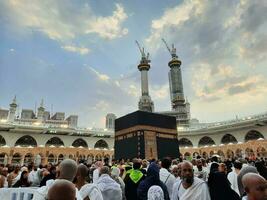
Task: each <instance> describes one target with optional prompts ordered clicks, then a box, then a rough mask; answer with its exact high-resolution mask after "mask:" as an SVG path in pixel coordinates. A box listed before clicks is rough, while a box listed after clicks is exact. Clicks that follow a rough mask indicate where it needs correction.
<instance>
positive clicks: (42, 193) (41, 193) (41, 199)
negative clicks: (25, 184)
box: [32, 179, 82, 200]
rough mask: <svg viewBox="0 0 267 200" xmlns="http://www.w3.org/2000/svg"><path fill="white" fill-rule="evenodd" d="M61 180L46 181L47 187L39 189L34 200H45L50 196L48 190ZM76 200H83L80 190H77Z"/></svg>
mask: <svg viewBox="0 0 267 200" xmlns="http://www.w3.org/2000/svg"><path fill="white" fill-rule="evenodd" d="M57 180H60V179H56V180H53V179H52V180H48V181H46V186H43V187H40V188H39V189H37V190H36V192H35V193H34V195H33V198H32V200H45V199H46V196H47V194H48V190H49V189H50V188H51V187H52V186H53V184H54V183H55V182H56V181H57ZM76 199H77V200H82V198H81V196H80V194H79V191H78V189H77V188H76Z"/></svg>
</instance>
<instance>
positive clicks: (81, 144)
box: [72, 138, 88, 148]
mask: <svg viewBox="0 0 267 200" xmlns="http://www.w3.org/2000/svg"><path fill="white" fill-rule="evenodd" d="M72 146H74V147H85V148H87V147H88V144H87V142H86V141H85V140H84V139H82V138H78V139H76V140H75V141H74V142H73V143H72Z"/></svg>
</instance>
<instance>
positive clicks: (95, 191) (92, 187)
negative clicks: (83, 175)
mask: <svg viewBox="0 0 267 200" xmlns="http://www.w3.org/2000/svg"><path fill="white" fill-rule="evenodd" d="M79 193H80V195H81V197H82V199H84V198H86V197H89V199H90V200H103V197H102V194H101V191H100V190H99V188H98V187H97V185H96V184H94V183H88V184H85V185H84V186H82V188H81V189H80V191H79Z"/></svg>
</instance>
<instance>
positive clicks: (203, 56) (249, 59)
mask: <svg viewBox="0 0 267 200" xmlns="http://www.w3.org/2000/svg"><path fill="white" fill-rule="evenodd" d="M266 9H267V4H266V2H264V1H249V0H237V1H223V2H221V1H219V0H215V1H208V0H204V1H203V0H197V1H186V0H184V1H182V2H180V3H179V4H177V5H176V6H173V7H171V8H167V9H166V10H165V11H164V13H163V15H162V16H160V17H158V18H155V19H153V20H152V22H151V26H150V35H149V36H148V37H147V38H146V39H145V42H146V46H148V47H149V51H150V52H151V55H152V60H153V61H154V62H155V60H156V61H157V65H159V66H162V65H166V62H167V61H168V59H170V55H168V52H167V51H166V47H165V46H164V44H163V43H162V42H161V38H165V39H166V40H167V42H168V43H169V44H171V43H174V44H175V47H176V49H177V54H178V56H179V58H180V59H181V61H182V66H181V68H182V75H183V83H184V92H185V94H186V95H188V96H189V98H188V99H189V101H190V102H191V103H192V104H191V110H192V112H193V115H194V114H195V115H196V116H198V117H199V116H201V117H200V119H201V118H204V119H205V118H206V119H207V118H210V120H211V121H212V120H214V117H210V116H211V115H210V116H208V114H207V116H203V114H201V113H207V112H208V113H209V112H211V113H214V109H217V110H218V113H216V116H218V114H219V113H220V115H221V116H225V115H226V113H225V112H226V111H225V110H226V108H225V106H226V105H227V106H228V107H227V112H229V113H231V112H233V110H236V111H237V110H238V109H239V112H243V111H244V110H250V111H251V112H255V109H254V110H251V109H252V108H251V101H254V102H257V104H258V106H259V105H261V107H262V106H266V103H265V104H264V101H263V99H264V98H263V97H264V96H266V95H267V90H266V88H267V81H266V80H265V78H264V77H266V76H267V71H266V70H264V69H265V67H266V64H267V41H266V37H267V26H266V23H267V21H266V20H265V19H266V17H267V12H266ZM211 16H212V17H211ZM162 58H164V59H166V61H162V60H163V59H162ZM252 67H253V68H252ZM153 69H154V70H155V69H157V72H153V73H154V74H156V75H157V76H156V77H157V78H155V79H154V81H155V82H154V83H153V84H155V83H156V82H157V83H158V82H159V81H161V80H162V79H160V80H157V79H158V77H161V74H162V68H153ZM164 81H165V82H163V83H161V85H162V86H163V85H164V84H166V83H167V80H164ZM152 88H153V86H152ZM166 94H167V90H166ZM153 96H156V94H153ZM153 96H152V99H153V98H154V97H153ZM167 96H168V95H166V97H167ZM166 99H167V98H166ZM226 102H227V103H226ZM231 103H232V105H231ZM223 108H224V109H225V110H224V111H223ZM248 108H249V109H248ZM229 115H230V114H229Z"/></svg>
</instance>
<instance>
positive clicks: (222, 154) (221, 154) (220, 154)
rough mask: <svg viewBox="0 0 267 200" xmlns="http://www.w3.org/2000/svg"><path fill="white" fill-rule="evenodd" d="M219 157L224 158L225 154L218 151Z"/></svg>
mask: <svg viewBox="0 0 267 200" xmlns="http://www.w3.org/2000/svg"><path fill="white" fill-rule="evenodd" d="M218 155H219V156H220V157H222V158H224V153H223V151H222V150H219V151H218Z"/></svg>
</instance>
